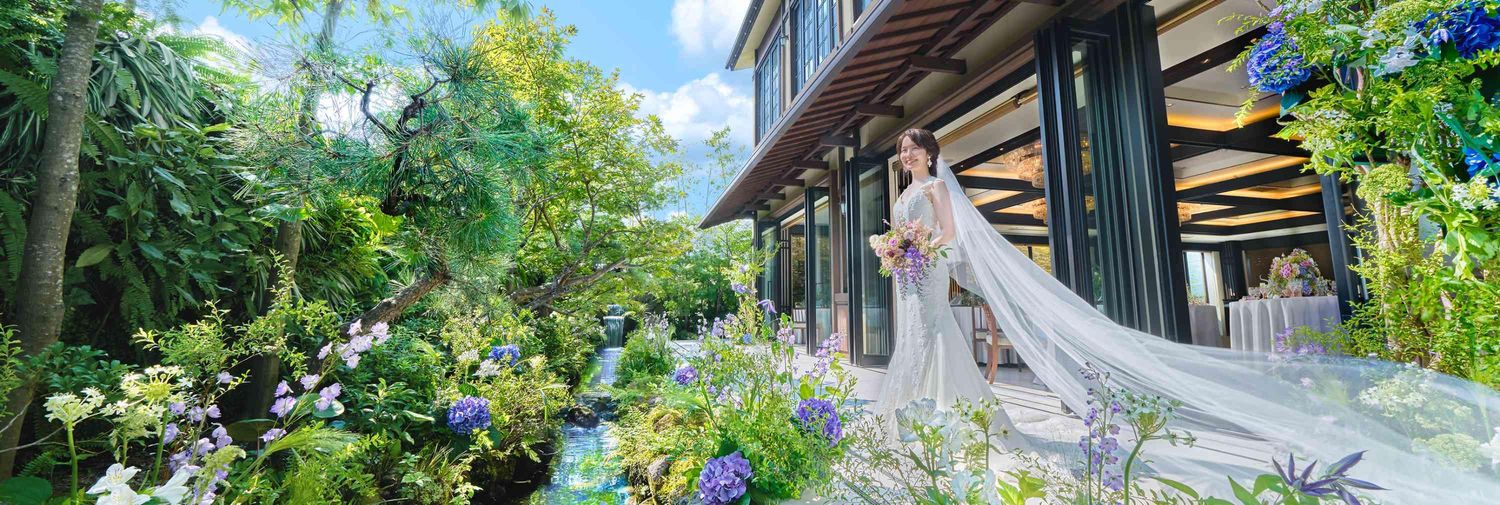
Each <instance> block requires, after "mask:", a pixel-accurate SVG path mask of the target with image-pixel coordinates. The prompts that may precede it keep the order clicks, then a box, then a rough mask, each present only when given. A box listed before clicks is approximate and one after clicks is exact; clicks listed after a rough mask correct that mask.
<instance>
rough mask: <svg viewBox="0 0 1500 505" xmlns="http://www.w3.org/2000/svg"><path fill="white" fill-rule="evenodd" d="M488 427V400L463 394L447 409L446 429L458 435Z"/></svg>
mask: <svg viewBox="0 0 1500 505" xmlns="http://www.w3.org/2000/svg"><path fill="white" fill-rule="evenodd" d="M489 427H490V401H489V400H486V399H484V398H480V397H477V396H465V397H463V398H460V399H459V400H458V401H457V402H454V404H453V407H451V408H449V409H448V429H450V430H453V432H454V433H458V434H460V435H468V434H472V433H474V432H476V431H480V430H484V429H486V428H489Z"/></svg>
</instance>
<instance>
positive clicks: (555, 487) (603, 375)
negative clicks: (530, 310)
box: [527, 347, 630, 505]
mask: <svg viewBox="0 0 1500 505" xmlns="http://www.w3.org/2000/svg"><path fill="white" fill-rule="evenodd" d="M619 358H620V348H619V347H611V348H608V349H604V350H602V351H599V356H598V363H599V373H597V374H595V375H594V378H593V380H591V381H589V385H590V386H597V385H600V384H614V382H615V362H616V361H618V360H619ZM612 428H614V423H611V422H600V423H599V426H596V427H593V428H581V427H578V426H572V425H565V426H563V442H562V452H561V453H559V454H558V455H557V459H555V460H554V461H553V462H552V480H551V482H550V483H548V484H547V486H546V487H543V488H542V489H540V490H538V491H537V492H536V494H534V495H532V496H531V499H530V500H528V501H527V503H528V504H530V505H564V504H566V505H572V504H598V505H620V504H623V503H625V500H626V498H629V497H630V490H629V484H627V483H626V481H625V476H624V474H623V472H622V471H621V470H620V464H619V462H618V461H617V460H615V459H614V458H611V457H610V455H611V454H612V453H613V452H614V450H615V447H616V446H618V445H619V442H618V441H617V440H615V436H614V434H613V433H611V431H610V430H611V429H612Z"/></svg>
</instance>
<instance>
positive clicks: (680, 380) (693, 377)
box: [672, 365, 698, 386]
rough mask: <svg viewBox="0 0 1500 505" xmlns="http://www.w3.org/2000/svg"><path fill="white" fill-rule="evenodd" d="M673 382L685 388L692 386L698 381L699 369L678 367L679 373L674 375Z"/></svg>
mask: <svg viewBox="0 0 1500 505" xmlns="http://www.w3.org/2000/svg"><path fill="white" fill-rule="evenodd" d="M672 380H674V381H677V384H679V385H683V386H686V385H689V384H692V383H693V382H696V381H697V380H698V369H697V368H693V365H682V366H680V367H677V371H676V372H673V373H672Z"/></svg>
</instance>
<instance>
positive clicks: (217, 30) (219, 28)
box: [191, 16, 252, 53]
mask: <svg viewBox="0 0 1500 505" xmlns="http://www.w3.org/2000/svg"><path fill="white" fill-rule="evenodd" d="M191 33H192V34H193V35H210V36H213V37H217V38H218V39H219V40H222V41H224V43H225V44H228V45H229V47H232V48H234V49H235V50H236V51H239V52H241V53H248V52H249V51H250V48H251V47H252V46H251V44H250V39H247V38H245V36H244V35H240V34H238V33H235V32H234V31H233V30H230V29H228V28H225V27H224V25H221V24H219V18H217V17H214V16H205V17H204V18H203V21H202V22H200V23H198V26H196V27H194V28H193V31H192V32H191Z"/></svg>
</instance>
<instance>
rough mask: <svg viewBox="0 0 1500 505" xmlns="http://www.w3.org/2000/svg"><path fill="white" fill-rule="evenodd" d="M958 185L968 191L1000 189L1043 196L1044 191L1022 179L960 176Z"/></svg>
mask: <svg viewBox="0 0 1500 505" xmlns="http://www.w3.org/2000/svg"><path fill="white" fill-rule="evenodd" d="M958 184H959V185H961V186H963V187H964V188H966V189H998V190H1005V191H1020V192H1022V193H1036V194H1042V190H1040V189H1037V188H1036V187H1033V186H1032V185H1031V181H1023V180H1020V179H1001V178H996V177H977V176H972V175H960V176H958Z"/></svg>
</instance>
